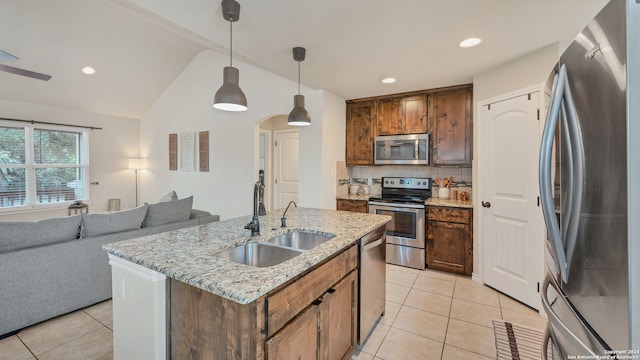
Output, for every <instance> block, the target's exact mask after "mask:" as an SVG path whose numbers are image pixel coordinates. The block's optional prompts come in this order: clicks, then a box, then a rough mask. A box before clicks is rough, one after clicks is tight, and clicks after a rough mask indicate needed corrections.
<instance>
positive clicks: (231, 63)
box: [229, 21, 233, 67]
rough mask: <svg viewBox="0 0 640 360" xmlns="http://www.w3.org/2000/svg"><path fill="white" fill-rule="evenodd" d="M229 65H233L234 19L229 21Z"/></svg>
mask: <svg viewBox="0 0 640 360" xmlns="http://www.w3.org/2000/svg"><path fill="white" fill-rule="evenodd" d="M229 66H230V67H233V21H229Z"/></svg>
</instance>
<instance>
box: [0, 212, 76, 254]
mask: <svg viewBox="0 0 640 360" xmlns="http://www.w3.org/2000/svg"><path fill="white" fill-rule="evenodd" d="M81 221H82V215H74V216H69V217H59V218H52V219H43V220H39V221H15V222H14V221H3V222H0V234H2V236H1V237H0V253H5V252H10V251H15V250H18V249H23V248H29V247H35V246H41V245H48V244H55V243H59V242H63V241H70V240H75V239H77V238H78V229H80V222H81Z"/></svg>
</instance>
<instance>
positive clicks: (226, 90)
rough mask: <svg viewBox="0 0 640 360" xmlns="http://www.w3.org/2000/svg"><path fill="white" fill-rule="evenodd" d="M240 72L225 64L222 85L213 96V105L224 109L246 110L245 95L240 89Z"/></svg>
mask: <svg viewBox="0 0 640 360" xmlns="http://www.w3.org/2000/svg"><path fill="white" fill-rule="evenodd" d="M239 79H240V72H239V71H238V69H237V68H234V67H232V66H226V67H225V68H224V70H223V82H222V86H221V87H220V89H218V91H217V92H216V95H215V96H214V97H213V107H214V108H216V109H219V110H224V111H245V110H247V97H246V96H245V95H244V93H243V92H242V89H240V86H239V85H238V84H239Z"/></svg>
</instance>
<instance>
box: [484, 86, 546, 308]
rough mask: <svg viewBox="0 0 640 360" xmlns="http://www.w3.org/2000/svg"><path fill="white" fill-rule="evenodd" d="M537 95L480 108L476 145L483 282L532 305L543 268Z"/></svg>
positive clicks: (537, 300)
mask: <svg viewBox="0 0 640 360" xmlns="http://www.w3.org/2000/svg"><path fill="white" fill-rule="evenodd" d="M539 98H540V93H539V92H533V93H529V94H524V95H520V96H516V97H513V98H509V99H506V100H503V101H499V102H495V103H492V104H490V105H489V106H486V105H485V106H482V109H481V115H480V127H479V135H480V139H479V140H480V141H479V145H478V146H479V148H480V149H479V153H480V157H479V166H480V169H479V170H480V174H479V179H478V180H479V182H480V184H479V185H480V200H481V204H482V207H480V210H479V215H480V221H481V222H482V223H481V230H480V236H481V240H482V243H483V252H482V253H483V255H484V258H483V262H482V263H483V281H484V283H485V284H487V285H489V286H491V287H493V288H495V289H497V290H499V291H501V292H503V293H505V294H507V295H509V296H511V297H513V298H515V299H517V300H519V301H521V302H523V303H525V304H527V305H529V306H531V307H533V308H535V309H540V295H539V293H538V291H539V288H538V286H539V282H540V281H542V276H543V269H544V259H543V254H544V252H543V249H544V221H543V220H542V212H541V210H540V207H539V203H538V196H539V187H538V154H539V148H540V128H541V125H540V123H541V120H539V117H540V115H539V112H538V109H539V107H540V101H539ZM542 110H543V109H541V111H542Z"/></svg>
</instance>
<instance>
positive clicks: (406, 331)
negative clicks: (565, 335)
mask: <svg viewBox="0 0 640 360" xmlns="http://www.w3.org/2000/svg"><path fill="white" fill-rule="evenodd" d="M112 318H113V317H112V310H111V301H105V302H102V303H99V304H96V305H93V306H91V307H88V308H86V309H82V310H78V311H76V312H73V313H70V314H67V315H63V316H60V317H57V318H55V319H52V320H49V321H46V322H43V323H40V324H37V325H34V326H31V327H29V328H26V329H24V330H22V331H20V332H19V333H18V334H17V335H13V336H10V337H8V338H5V339H2V340H0V360H32V359H45V360H48V359H65V360H75V359H78V360H98V359H99V360H107V359H113V332H112V329H113V319H112ZM491 319H504V320H508V321H512V322H515V323H518V324H521V325H525V326H530V327H534V328H538V329H541V330H543V329H544V327H545V325H546V320H545V319H544V318H542V317H540V315H538V313H537V312H536V311H534V310H532V309H530V308H528V307H526V306H524V305H522V304H520V303H518V302H517V301H514V300H512V299H511V298H509V297H507V296H504V295H502V294H500V293H498V292H497V291H495V290H493V289H491V288H488V287H486V286H483V285H480V284H478V283H476V282H474V281H472V280H471V279H470V278H469V277H463V276H457V275H452V274H448V273H443V272H438V271H433V270H425V271H419V270H414V269H409V268H405V267H400V266H394V265H387V304H386V310H385V316H384V317H383V318H381V319H380V321H379V322H378V324H377V326H376V327H375V328H374V330H373V331H372V333H371V334H370V336H369V338H368V339H367V341H366V342H365V343H364V344H363V346H360V347H358V351H357V353H356V355H355V356H354V357H353V359H354V360H356V359H357V360H396V359H402V360H412V359H420V360H425V359H427V360H431V359H433V360H437V359H443V360H457V359H465V360H474V359H495V347H494V336H493V329H492V327H491Z"/></svg>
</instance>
